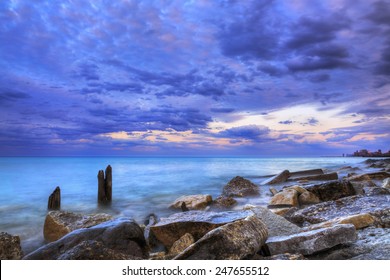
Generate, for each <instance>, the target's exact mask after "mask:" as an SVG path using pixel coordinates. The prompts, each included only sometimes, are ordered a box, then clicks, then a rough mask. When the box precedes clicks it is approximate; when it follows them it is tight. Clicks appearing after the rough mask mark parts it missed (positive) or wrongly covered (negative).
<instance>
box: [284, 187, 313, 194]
mask: <svg viewBox="0 0 390 280" xmlns="http://www.w3.org/2000/svg"><path fill="white" fill-rule="evenodd" d="M283 189H284V190H289V189H293V190H296V191H297V192H298V194H299V195H301V194H302V193H304V192H307V190H306V189H305V188H303V187H301V186H298V185H296V186H291V187H285V188H283Z"/></svg>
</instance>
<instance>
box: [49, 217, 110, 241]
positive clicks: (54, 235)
mask: <svg viewBox="0 0 390 280" xmlns="http://www.w3.org/2000/svg"><path fill="white" fill-rule="evenodd" d="M111 219H112V216H110V215H108V214H91V215H82V214H76V213H71V212H65V211H50V212H49V213H48V214H47V215H46V219H45V224H44V226H43V236H44V238H45V240H46V241H48V242H53V241H56V240H58V239H60V238H61V237H63V236H64V235H66V234H68V233H69V232H72V231H74V230H76V229H79V228H88V227H92V226H95V225H97V224H100V223H103V222H106V221H108V220H111Z"/></svg>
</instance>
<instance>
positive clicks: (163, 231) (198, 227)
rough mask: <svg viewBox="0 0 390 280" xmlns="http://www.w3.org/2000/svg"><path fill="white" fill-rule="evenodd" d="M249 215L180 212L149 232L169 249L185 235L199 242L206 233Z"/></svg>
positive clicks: (246, 213) (247, 212) (241, 212)
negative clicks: (188, 234)
mask: <svg viewBox="0 0 390 280" xmlns="http://www.w3.org/2000/svg"><path fill="white" fill-rule="evenodd" d="M251 213H252V212H250V211H240V212H235V211H226V212H218V213H216V212H204V211H189V212H181V213H176V214H173V215H171V216H169V217H168V218H164V219H161V221H160V222H158V223H157V224H156V225H154V226H152V227H151V231H152V232H153V234H154V235H155V236H156V238H157V239H158V240H159V241H160V242H161V243H162V244H164V246H165V247H166V248H168V249H169V248H171V246H172V244H173V243H174V242H175V241H176V240H178V239H179V238H180V237H182V236H183V235H184V234H186V233H190V234H191V235H192V236H193V237H194V239H195V240H199V239H200V238H202V237H203V235H205V234H206V233H207V232H209V231H211V230H213V229H215V228H217V227H219V226H222V225H225V224H227V223H231V222H234V221H236V220H241V219H245V218H246V217H247V216H249V215H250V214H251Z"/></svg>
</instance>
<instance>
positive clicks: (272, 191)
mask: <svg viewBox="0 0 390 280" xmlns="http://www.w3.org/2000/svg"><path fill="white" fill-rule="evenodd" d="M269 191H270V193H271V194H272V195H275V194H277V193H278V191H277V190H276V189H275V188H274V187H270V188H269Z"/></svg>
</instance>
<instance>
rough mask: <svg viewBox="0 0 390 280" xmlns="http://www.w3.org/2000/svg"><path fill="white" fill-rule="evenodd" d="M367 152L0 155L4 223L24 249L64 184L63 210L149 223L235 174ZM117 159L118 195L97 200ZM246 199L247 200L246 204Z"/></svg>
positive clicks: (345, 162)
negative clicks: (105, 202)
mask: <svg viewBox="0 0 390 280" xmlns="http://www.w3.org/2000/svg"><path fill="white" fill-rule="evenodd" d="M362 162H363V159H362V158H355V157H312V158H237V157H234V158H233V157H231V158H227V157H224V158H211V157H210V158H208V157H202V158H183V157H180V158H178V157H177V158H176V157H161V158H134V157H0V178H1V179H0V192H1V193H0V231H1V232H8V233H10V234H13V235H18V236H20V238H21V243H22V248H23V250H24V253H28V252H31V251H32V250H34V249H36V248H38V247H39V246H41V245H43V244H44V239H43V225H44V220H45V216H46V214H47V203H48V197H49V195H50V194H51V193H52V192H53V191H54V189H55V188H56V187H57V186H59V187H60V188H61V210H64V211H71V212H76V213H85V214H89V213H108V214H111V215H113V216H114V217H130V218H133V219H135V220H136V221H137V222H139V223H143V222H144V220H145V217H146V216H147V215H149V214H151V213H155V214H156V215H157V216H158V217H164V216H168V215H170V214H172V213H173V212H174V210H171V209H169V205H170V204H171V203H172V202H173V201H174V200H175V199H176V198H178V197H179V196H182V195H191V194H210V195H212V197H213V198H216V197H218V196H219V195H220V194H221V192H222V188H223V186H224V185H225V184H226V183H227V182H228V181H229V180H231V179H232V178H233V177H235V176H242V177H245V178H247V179H249V180H251V181H252V182H254V183H256V184H261V182H262V181H264V176H267V175H271V174H277V173H279V172H281V171H283V170H285V169H288V170H289V171H290V172H293V171H300V170H306V169H314V168H323V169H329V170H336V169H337V168H340V167H343V166H358V165H360V164H361V163H362ZM107 165H111V167H112V173H113V187H112V188H113V193H112V195H113V198H112V204H111V206H110V207H104V208H102V207H99V206H98V204H97V174H98V171H99V170H105V168H106V166H107ZM261 188H262V187H260V196H259V197H255V198H252V199H251V200H247V201H241V202H242V203H250V204H255V205H266V204H267V202H268V200H269V191H268V188H265V187H264V189H263V190H262V189H261ZM242 203H241V204H242Z"/></svg>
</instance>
